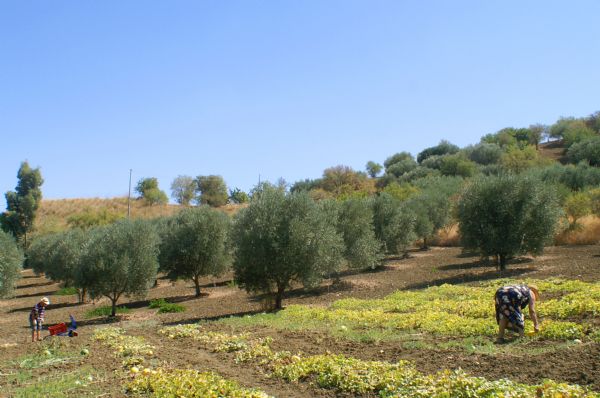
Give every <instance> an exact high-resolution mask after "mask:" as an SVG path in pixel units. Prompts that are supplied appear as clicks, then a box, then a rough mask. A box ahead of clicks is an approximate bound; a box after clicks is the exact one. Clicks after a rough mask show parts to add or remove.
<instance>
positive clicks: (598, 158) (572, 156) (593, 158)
mask: <svg viewBox="0 0 600 398" xmlns="http://www.w3.org/2000/svg"><path fill="white" fill-rule="evenodd" d="M567 158H568V159H569V162H571V163H574V164H577V163H580V162H586V163H588V164H589V165H591V166H600V137H594V138H589V139H587V140H583V141H581V142H578V143H575V144H573V145H572V146H571V147H570V148H569V149H568V151H567Z"/></svg>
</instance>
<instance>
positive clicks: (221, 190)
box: [196, 175, 229, 207]
mask: <svg viewBox="0 0 600 398" xmlns="http://www.w3.org/2000/svg"><path fill="white" fill-rule="evenodd" d="M196 192H197V193H198V196H197V198H196V201H197V203H198V204H202V205H209V206H212V207H220V206H224V205H226V204H227V200H228V199H229V195H228V194H227V185H226V184H225V180H224V179H223V177H221V176H217V175H209V176H198V177H196Z"/></svg>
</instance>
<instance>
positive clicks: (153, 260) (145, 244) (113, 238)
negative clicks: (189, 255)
mask: <svg viewBox="0 0 600 398" xmlns="http://www.w3.org/2000/svg"><path fill="white" fill-rule="evenodd" d="M88 233H90V234H91V235H92V236H91V237H90V243H89V247H88V250H86V252H85V255H84V257H83V260H82V262H81V264H82V266H81V267H79V272H80V276H81V279H80V281H79V283H80V284H81V286H83V287H85V288H87V290H88V292H89V294H90V297H92V298H97V297H101V296H104V297H107V298H108V299H109V300H110V301H111V303H112V311H111V315H112V316H114V315H115V313H116V305H117V302H118V300H119V299H120V298H121V297H122V296H124V295H125V296H136V297H143V296H144V295H145V294H146V293H147V292H148V289H149V287H150V286H151V285H152V284H153V283H154V280H155V278H156V271H157V269H158V260H157V256H158V243H159V241H158V234H157V232H156V231H155V229H154V227H153V226H152V225H151V224H150V223H148V222H145V221H140V220H138V221H129V220H124V221H119V222H117V223H115V224H113V225H110V226H106V227H99V228H95V229H93V230H91V231H90V232H88Z"/></svg>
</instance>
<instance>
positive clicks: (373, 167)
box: [365, 160, 383, 178]
mask: <svg viewBox="0 0 600 398" xmlns="http://www.w3.org/2000/svg"><path fill="white" fill-rule="evenodd" d="M365 168H366V169H367V174H368V175H369V177H371V178H375V177H377V176H378V175H379V173H381V170H383V166H382V165H380V164H379V163H376V162H373V161H372V160H369V161H368V162H367V165H366V166H365Z"/></svg>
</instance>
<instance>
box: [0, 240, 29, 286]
mask: <svg viewBox="0 0 600 398" xmlns="http://www.w3.org/2000/svg"><path fill="white" fill-rule="evenodd" d="M22 265H23V253H22V252H21V250H20V249H19V247H18V246H17V243H16V242H15V240H14V238H13V237H12V236H11V235H10V234H8V233H6V232H3V231H1V230H0V297H6V296H9V295H11V294H12V293H13V291H14V287H15V282H16V281H17V279H19V277H20V276H21V267H22Z"/></svg>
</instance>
